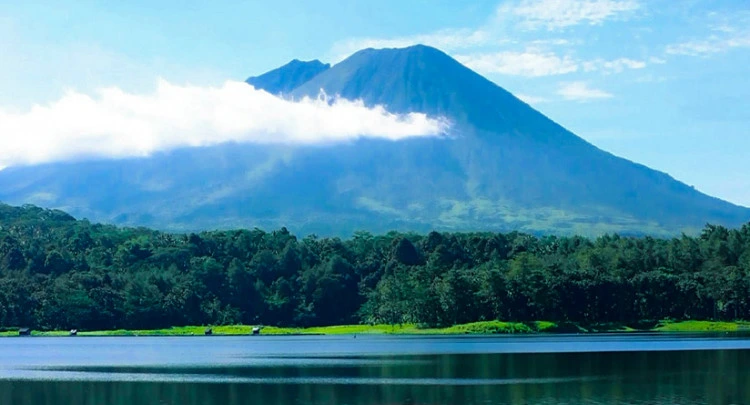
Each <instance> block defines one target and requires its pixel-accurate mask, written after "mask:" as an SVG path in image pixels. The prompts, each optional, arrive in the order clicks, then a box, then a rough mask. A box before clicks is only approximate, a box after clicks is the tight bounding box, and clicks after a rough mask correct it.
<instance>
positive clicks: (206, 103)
mask: <svg viewBox="0 0 750 405" xmlns="http://www.w3.org/2000/svg"><path fill="white" fill-rule="evenodd" d="M446 130H447V122H446V121H445V120H443V119H432V118H428V117H427V116H425V115H424V114H407V115H395V114H391V113H389V112H387V111H386V110H385V109H383V108H382V107H374V108H367V107H365V106H364V105H363V103H362V102H360V101H349V100H343V99H338V98H333V99H329V98H328V97H326V96H325V95H322V96H321V97H319V98H317V99H308V98H306V99H303V100H300V101H297V102H293V101H288V100H283V99H281V98H278V97H275V96H273V95H271V94H269V93H267V92H265V91H261V90H256V89H254V88H253V87H252V86H249V85H248V84H246V83H244V82H237V81H227V82H226V83H224V85H222V86H221V87H197V86H178V85H173V84H170V83H168V82H166V81H163V80H161V81H159V83H158V86H157V89H156V91H155V92H153V93H151V94H131V93H126V92H124V91H122V90H120V89H118V88H105V89H101V90H99V91H98V92H97V95H96V96H95V97H92V96H90V95H86V94H82V93H78V92H68V93H67V94H66V95H65V96H63V97H62V98H61V99H59V100H57V101H55V102H53V103H51V104H49V105H44V106H40V105H37V106H34V107H32V108H31V109H30V110H28V111H25V112H8V111H3V110H0V168H2V167H7V166H12V165H20V164H38V163H47V162H55V161H65V160H72V159H80V158H83V157H104V158H119V157H132V156H148V155H150V154H152V153H154V152H160V151H167V150H171V149H174V148H180V147H198V146H209V145H215V144H219V143H224V142H250V143H264V144H269V143H287V144H317V143H327V142H341V141H348V140H353V139H356V138H359V137H375V138H383V139H389V140H399V139H403V138H408V137H417V136H436V135H440V134H442V133H444V132H445V131H446Z"/></svg>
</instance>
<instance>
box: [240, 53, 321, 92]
mask: <svg viewBox="0 0 750 405" xmlns="http://www.w3.org/2000/svg"><path fill="white" fill-rule="evenodd" d="M330 67H331V65H330V64H327V63H326V64H324V63H323V62H321V61H319V60H313V61H309V62H303V61H300V60H298V59H295V60H293V61H291V62H289V63H287V64H286V65H284V66H282V67H280V68H278V69H274V70H272V71H270V72H267V73H264V74H262V75H260V76H253V77H250V78H248V79H247V80H246V82H247V83H248V84H250V85H252V86H253V87H255V88H258V89H263V90H265V91H267V92H269V93H272V94H286V93H289V92H291V91H292V90H294V89H296V88H297V87H299V86H300V85H302V84H304V83H305V82H307V81H309V80H310V79H312V78H313V77H315V76H317V75H319V74H320V73H322V72H324V71H326V70H328V69H329V68H330Z"/></svg>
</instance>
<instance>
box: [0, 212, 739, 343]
mask: <svg viewBox="0 0 750 405" xmlns="http://www.w3.org/2000/svg"><path fill="white" fill-rule="evenodd" d="M749 296H750V225H746V226H744V227H743V228H741V229H735V230H732V229H726V228H723V227H718V226H707V227H706V228H705V229H704V231H703V232H702V233H701V234H700V236H698V237H688V236H682V237H679V238H673V239H654V238H650V237H642V238H638V237H622V236H618V235H605V236H602V237H599V238H597V239H587V238H582V237H552V236H549V237H535V236H532V235H527V234H523V233H518V232H512V233H508V234H496V233H486V232H485V233H438V232H431V233H429V234H427V235H417V234H400V233H396V232H392V233H388V234H386V235H380V236H375V235H372V234H369V233H366V232H360V233H357V234H355V235H354V236H353V237H352V238H350V239H348V240H341V239H338V238H317V237H312V236H311V237H306V238H304V239H298V238H296V237H295V236H294V235H292V234H290V233H289V231H288V230H286V229H285V228H282V229H280V230H278V231H273V232H264V231H261V230H258V229H254V230H234V231H221V232H218V231H217V232H203V233H200V234H170V233H162V232H156V231H152V230H149V229H144V228H137V229H134V228H117V227H114V226H105V225H99V224H91V223H89V222H88V221H85V220H84V221H76V220H74V219H72V218H71V217H70V216H68V215H67V214H65V213H62V212H59V211H51V210H43V209H40V208H37V207H32V206H24V207H20V208H14V207H9V206H6V205H0V330H3V329H4V330H5V331H6V332H3V333H7V334H12V333H13V331H14V329H12V328H13V327H15V328H17V327H19V326H23V327H31V328H33V329H34V330H37V331H44V330H62V331H65V330H69V329H74V328H75V329H79V330H81V334H85V333H87V331H95V330H112V331H115V332H112V333H115V334H123V333H132V334H143V335H147V334H202V333H203V327H197V326H193V327H187V326H186V325H212V326H213V328H214V331H215V333H216V334H223V333H226V334H237V333H240V334H245V333H250V330H251V329H250V326H231V325H265V329H264V331H266V332H267V333H297V332H298V331H302V330H304V331H305V333H316V331H320V332H321V333H325V332H322V331H323V330H322V329H317V328H319V327H324V326H329V325H353V324H361V325H359V326H345V327H338V328H339V329H336V330H334V329H328V331H329V332H331V333H345V332H344V331H346V332H347V333H520V332H578V331H581V330H586V331H597V330H638V329H640V330H645V329H652V328H654V327H655V325H656V321H652V322H651V323H650V324H649V323H644V320H659V319H672V320H674V321H723V322H727V321H734V320H738V319H750V301H749V300H748V298H747V297H749ZM538 319H546V320H549V321H546V322H540V321H536V320H538ZM500 320H502V321H505V322H500ZM371 325H375V326H371ZM378 325H380V326H378ZM454 325H460V326H454ZM578 325H580V327H579V326H578ZM623 325H628V327H625V326H623ZM660 325H661V326H659V327H658V330H665V331H666V330H679V329H676V328H683V329H687V330H695V329H708V328H713V330H733V329H732V328H735V329H736V328H737V327H742V328H744V326H743V325H744V324H737V323H727V324H719V323H715V322H714V323H705V324H704V323H700V322H692V323H680V324H674V323H666V322H662V323H661V324H660ZM675 325H681V326H679V327H678V326H675ZM705 325H710V326H705ZM732 325H734V326H732ZM165 328H166V329H165ZM170 328H171V329H170ZM127 331H130V332H127ZM295 331H297V332H295Z"/></svg>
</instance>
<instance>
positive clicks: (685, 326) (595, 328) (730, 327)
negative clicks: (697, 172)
mask: <svg viewBox="0 0 750 405" xmlns="http://www.w3.org/2000/svg"><path fill="white" fill-rule="evenodd" d="M644 324H646V323H641V325H644ZM650 326H651V327H643V326H641V327H637V328H636V327H631V326H627V325H618V324H605V325H590V326H586V327H584V326H581V325H579V324H574V323H556V322H548V321H535V322H524V323H521V322H500V321H483V322H474V323H469V324H462V325H455V326H451V327H445V328H419V327H418V326H417V325H413V324H410V325H337V326H322V327H309V328H283V327H275V326H261V331H260V334H259V335H256V336H326V335H338V336H346V335H421V336H431V335H432V336H435V335H514V334H516V335H534V334H544V335H555V334H599V333H680V332H682V333H711V332H713V333H731V332H743V331H748V332H750V322H747V321H735V322H720V321H675V322H673V321H660V322H651V325H650ZM254 327H255V325H224V326H178V327H172V328H166V329H152V330H125V329H118V330H101V331H79V332H78V333H77V335H75V336H71V334H70V332H69V331H34V330H32V331H31V336H42V337H44V336H49V337H54V336H56V337H87V336H88V337H105V336H252V335H253V328H254ZM209 328H210V329H211V330H212V333H211V334H210V335H206V334H205V331H206V329H209ZM13 336H19V333H18V330H17V329H16V330H7V328H6V331H4V332H0V337H13ZM22 337H23V336H22ZM25 337H28V336H25Z"/></svg>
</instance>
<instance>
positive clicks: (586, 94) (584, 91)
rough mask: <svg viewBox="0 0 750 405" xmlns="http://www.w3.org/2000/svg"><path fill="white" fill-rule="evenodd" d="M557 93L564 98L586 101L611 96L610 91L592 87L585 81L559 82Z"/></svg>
mask: <svg viewBox="0 0 750 405" xmlns="http://www.w3.org/2000/svg"><path fill="white" fill-rule="evenodd" d="M557 94H559V95H561V96H562V97H563V98H564V99H566V100H572V101H588V100H595V99H604V98H611V97H613V96H612V94H611V93H607V92H606V91H604V90H599V89H593V88H591V87H589V86H588V84H586V83H585V82H567V83H561V84H560V88H559V89H558V90H557Z"/></svg>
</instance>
